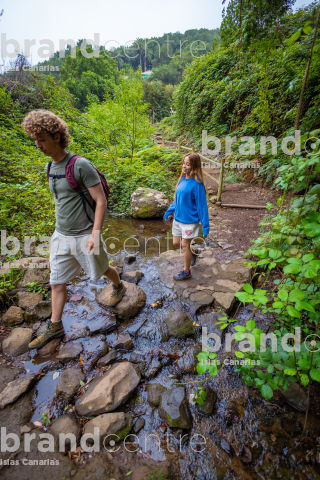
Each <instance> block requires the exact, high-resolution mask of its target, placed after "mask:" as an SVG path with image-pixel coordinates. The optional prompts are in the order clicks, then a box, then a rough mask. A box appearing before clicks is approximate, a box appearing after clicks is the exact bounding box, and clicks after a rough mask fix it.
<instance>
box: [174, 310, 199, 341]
mask: <svg viewBox="0 0 320 480" xmlns="http://www.w3.org/2000/svg"><path fill="white" fill-rule="evenodd" d="M167 328H168V332H169V335H170V336H172V337H177V338H183V337H186V336H188V335H195V330H194V327H193V324H192V321H191V320H190V318H189V317H188V315H187V314H186V313H184V312H180V311H179V310H175V311H173V312H171V313H169V315H168V317H167Z"/></svg>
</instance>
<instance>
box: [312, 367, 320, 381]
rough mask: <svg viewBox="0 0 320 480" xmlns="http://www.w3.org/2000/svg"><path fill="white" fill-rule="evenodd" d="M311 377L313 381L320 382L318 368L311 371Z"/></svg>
mask: <svg viewBox="0 0 320 480" xmlns="http://www.w3.org/2000/svg"><path fill="white" fill-rule="evenodd" d="M310 377H311V378H312V380H315V381H316V382H320V370H318V369H317V368H313V369H312V370H310Z"/></svg>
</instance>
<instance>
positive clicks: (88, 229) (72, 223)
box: [23, 110, 126, 349]
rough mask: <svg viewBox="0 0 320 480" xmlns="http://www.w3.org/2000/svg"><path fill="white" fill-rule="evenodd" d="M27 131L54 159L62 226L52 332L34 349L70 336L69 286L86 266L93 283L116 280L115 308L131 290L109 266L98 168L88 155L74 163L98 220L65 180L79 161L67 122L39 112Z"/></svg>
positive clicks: (54, 253) (53, 265)
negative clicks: (67, 324)
mask: <svg viewBox="0 0 320 480" xmlns="http://www.w3.org/2000/svg"><path fill="white" fill-rule="evenodd" d="M23 128H24V130H25V131H26V133H27V134H28V135H29V136H30V137H31V138H33V139H34V140H35V144H36V146H37V148H38V149H39V150H40V151H41V152H42V153H43V154H44V155H46V156H47V157H51V159H52V163H51V166H50V176H49V188H50V190H51V192H52V194H53V195H54V201H55V216H56V225H55V231H54V233H53V235H52V239H51V249H50V269H51V271H50V284H51V291H52V316H51V319H50V320H48V321H47V326H46V329H45V330H44V331H43V332H42V333H41V334H40V335H38V337H37V338H36V339H35V340H33V341H32V342H31V343H30V344H29V349H33V348H36V349H38V348H41V347H43V346H44V345H45V344H46V343H48V342H49V341H50V340H52V339H53V338H58V337H62V336H63V335H64V333H65V332H64V327H63V323H62V320H61V317H62V312H63V309H64V306H65V303H66V299H67V287H66V284H67V283H68V282H70V280H72V279H73V278H74V277H76V276H77V275H79V273H80V270H81V268H83V270H84V271H85V272H86V273H87V274H89V275H90V277H91V279H92V280H98V279H99V278H100V277H101V276H102V275H105V276H106V277H107V278H108V279H109V280H111V282H112V283H113V291H112V294H111V296H110V298H109V301H108V304H109V305H110V307H114V306H115V305H117V303H119V302H120V300H121V299H122V297H123V296H124V294H125V291H126V289H125V286H124V285H123V283H122V281H121V280H120V277H119V274H118V272H117V270H116V269H115V268H114V267H112V266H110V265H109V260H108V255H107V249H106V245H105V243H104V241H103V238H102V236H101V229H102V225H103V222H104V218H105V213H106V208H107V201H106V197H105V194H104V191H103V188H102V185H101V180H100V177H99V175H98V172H97V170H96V169H95V167H94V166H93V165H92V164H91V162H90V161H89V160H87V159H85V158H83V157H80V158H77V160H76V162H75V163H74V172H73V173H74V178H75V180H76V182H77V184H78V185H79V187H80V190H81V192H82V194H83V195H84V196H85V197H86V202H89V204H90V205H92V206H93V201H95V203H96V207H95V210H94V219H93V220H92V219H90V218H89V216H88V215H87V213H86V210H85V209H84V208H83V203H82V198H81V196H80V194H79V193H78V191H77V190H75V189H73V188H71V187H70V185H69V183H68V181H67V179H66V177H65V168H66V166H67V164H68V162H69V160H70V159H71V158H72V157H73V154H72V153H70V152H67V151H66V148H67V146H68V145H69V143H70V137H69V132H68V127H67V125H66V123H65V122H64V121H63V120H62V119H61V118H59V117H58V116H57V115H55V114H54V113H52V112H49V111H47V110H35V111H32V112H30V113H28V114H27V115H26V117H25V118H24V120H23ZM48 165H49V164H48ZM48 165H47V167H46V169H47V168H48ZM92 211H93V210H92ZM92 221H93V224H92Z"/></svg>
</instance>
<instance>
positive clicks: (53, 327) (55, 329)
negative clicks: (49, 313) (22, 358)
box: [29, 320, 65, 350]
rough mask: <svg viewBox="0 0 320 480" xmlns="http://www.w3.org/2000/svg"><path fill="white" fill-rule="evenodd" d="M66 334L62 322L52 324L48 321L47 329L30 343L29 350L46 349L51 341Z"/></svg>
mask: <svg viewBox="0 0 320 480" xmlns="http://www.w3.org/2000/svg"><path fill="white" fill-rule="evenodd" d="M64 334H65V332H64V328H63V323H62V321H61V320H59V321H58V322H54V323H52V322H51V320H47V325H46V328H45V329H44V330H43V332H41V333H40V334H39V335H38V336H37V338H35V339H34V340H33V341H32V342H31V343H29V350H32V349H33V348H36V349H37V350H38V348H41V347H44V346H45V345H46V344H47V343H48V342H50V340H53V339H54V338H59V337H63V336H64Z"/></svg>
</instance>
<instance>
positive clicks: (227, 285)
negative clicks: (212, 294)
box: [214, 279, 242, 294]
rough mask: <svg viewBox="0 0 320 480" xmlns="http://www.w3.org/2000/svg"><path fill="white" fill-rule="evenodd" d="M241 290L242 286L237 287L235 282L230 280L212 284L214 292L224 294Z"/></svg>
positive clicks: (237, 284) (220, 280) (221, 280)
mask: <svg viewBox="0 0 320 480" xmlns="http://www.w3.org/2000/svg"><path fill="white" fill-rule="evenodd" d="M241 288H242V284H241V285H239V283H237V282H232V281H231V280H223V279H219V280H217V281H216V282H215V283H214V289H215V291H216V292H224V293H229V292H230V293H233V294H234V293H236V292H239V291H240V290H241Z"/></svg>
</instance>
